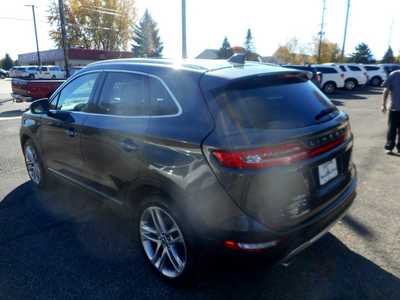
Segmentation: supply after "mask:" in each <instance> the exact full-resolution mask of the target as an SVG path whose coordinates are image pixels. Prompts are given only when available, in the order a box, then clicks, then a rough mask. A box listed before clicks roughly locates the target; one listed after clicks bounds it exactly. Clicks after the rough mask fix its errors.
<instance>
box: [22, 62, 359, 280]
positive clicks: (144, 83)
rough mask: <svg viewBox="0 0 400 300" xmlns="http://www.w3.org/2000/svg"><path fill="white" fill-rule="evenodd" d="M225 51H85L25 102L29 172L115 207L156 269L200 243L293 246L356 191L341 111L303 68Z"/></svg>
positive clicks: (183, 266)
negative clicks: (81, 64)
mask: <svg viewBox="0 0 400 300" xmlns="http://www.w3.org/2000/svg"><path fill="white" fill-rule="evenodd" d="M234 57H239V58H240V57H242V59H240V60H237V59H233V58H232V59H231V60H229V61H223V60H221V61H216V60H187V61H183V62H182V64H181V66H180V67H179V66H178V65H177V64H176V62H175V61H172V60H159V59H157V60H152V59H127V60H116V61H104V62H98V63H93V64H91V65H89V66H88V67H86V68H85V69H84V70H82V71H81V72H79V73H77V74H76V75H75V76H72V77H71V78H69V79H68V80H67V81H66V82H65V83H64V84H63V85H62V86H61V87H60V88H59V89H58V90H57V91H56V92H55V93H54V94H53V95H52V96H51V97H50V99H49V100H47V99H42V100H38V101H36V102H34V103H32V104H31V106H30V109H29V110H28V111H27V112H26V113H24V114H23V117H22V122H21V130H20V138H21V145H22V149H23V153H24V156H25V162H26V166H27V170H28V174H29V176H30V178H31V180H32V182H33V185H34V186H35V187H36V188H44V187H45V186H46V184H47V183H48V180H49V176H56V177H58V178H59V179H62V180H67V181H70V182H72V183H73V184H75V185H77V186H80V187H82V188H84V189H87V190H88V191H90V192H93V193H94V194H97V195H98V196H100V197H101V198H102V199H104V201H106V202H109V203H110V204H111V205H115V206H116V207H120V208H121V209H122V211H124V212H125V213H127V215H128V216H129V217H130V220H133V221H134V222H133V223H132V224H134V226H133V230H134V233H136V234H137V236H138V241H140V242H139V243H140V245H141V247H142V249H143V252H144V256H145V259H146V261H147V262H148V263H149V264H150V266H151V267H152V268H154V270H155V271H157V272H158V274H159V275H161V276H162V277H163V278H165V279H169V280H182V279H184V278H185V277H186V276H189V275H190V272H193V270H195V267H196V263H195V262H196V257H197V254H198V253H201V254H204V253H205V252H207V250H208V252H212V253H214V252H219V251H221V253H225V254H226V253H237V254H238V253H242V254H247V255H249V256H258V257H259V258H260V259H261V258H263V257H273V261H284V262H285V261H287V260H289V259H291V258H293V257H294V256H295V255H296V254H298V253H299V252H300V251H301V250H303V249H304V248H306V247H307V246H309V245H311V244H312V243H313V242H315V241H316V240H317V239H318V238H320V237H321V236H322V235H323V234H324V233H325V232H326V231H327V230H328V229H329V228H330V227H331V226H332V225H333V224H335V222H336V221H338V220H339V219H340V218H341V217H342V216H343V215H344V214H345V213H346V211H347V209H348V208H349V207H350V205H351V204H352V202H353V199H354V198H355V195H356V169H355V166H354V164H353V162H352V148H353V146H352V145H353V136H352V133H351V129H350V125H349V118H348V116H347V115H346V114H345V113H344V112H341V111H339V110H338V109H337V108H336V106H335V105H333V104H332V103H331V102H330V100H329V99H328V98H327V97H326V96H325V95H324V94H323V93H322V92H321V91H320V90H319V89H318V88H316V87H315V85H314V84H312V83H311V82H310V80H309V79H308V77H307V76H306V75H305V73H304V72H300V71H297V70H289V69H285V68H281V67H272V66H267V65H263V64H259V63H251V62H249V63H247V62H246V63H244V62H243V61H244V56H240V55H239V56H238V55H236V56H234ZM238 61H241V62H238ZM238 66H240V67H238ZM325 68H331V67H328V66H325ZM54 184H56V183H53V184H52V185H51V186H48V188H51V187H54ZM129 222H130V221H129ZM129 228H131V227H129ZM202 264H207V260H205V259H204V260H202Z"/></svg>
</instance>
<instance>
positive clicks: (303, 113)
mask: <svg viewBox="0 0 400 300" xmlns="http://www.w3.org/2000/svg"><path fill="white" fill-rule="evenodd" d="M257 81H258V82H257ZM214 94H215V101H216V102H217V104H218V107H219V110H220V111H219V112H218V118H219V122H220V124H227V123H228V122H230V123H231V124H235V126H236V127H239V128H248V129H290V128H301V127H307V126H310V125H313V124H316V123H317V120H316V116H317V115H318V114H319V113H320V112H321V111H322V110H324V109H328V108H331V107H335V106H334V105H333V104H332V103H331V102H330V101H329V99H328V98H327V97H326V96H325V95H324V94H322V92H320V91H319V90H318V89H317V88H316V87H315V86H314V84H312V83H311V82H310V81H308V80H297V81H287V80H283V81H280V82H274V83H272V84H271V83H270V82H268V80H266V82H263V80H262V79H259V78H257V79H252V80H247V82H241V83H239V84H236V85H235V84H233V85H231V86H229V87H228V88H226V89H224V90H222V91H219V92H216V93H214Z"/></svg>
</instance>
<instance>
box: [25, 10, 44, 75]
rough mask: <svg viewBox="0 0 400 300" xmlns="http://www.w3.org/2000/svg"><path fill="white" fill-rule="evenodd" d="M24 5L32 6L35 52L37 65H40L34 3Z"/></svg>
mask: <svg viewBox="0 0 400 300" xmlns="http://www.w3.org/2000/svg"><path fill="white" fill-rule="evenodd" d="M25 6H30V7H32V15H33V27H34V29H35V38H36V53H37V61H38V65H39V67H40V66H41V65H42V62H41V60H40V52H39V41H38V35H37V28H36V16H35V5H25Z"/></svg>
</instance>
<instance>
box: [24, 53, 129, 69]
mask: <svg viewBox="0 0 400 300" xmlns="http://www.w3.org/2000/svg"><path fill="white" fill-rule="evenodd" d="M132 57H133V52H130V51H103V50H93V49H82V48H70V49H68V59H69V64H70V66H72V67H73V66H86V65H87V64H89V63H92V62H95V61H99V60H105V59H116V58H132ZM40 60H41V62H42V65H58V66H61V67H63V68H64V67H65V64H64V51H63V49H53V50H46V51H40ZM18 64H19V65H21V66H22V65H37V64H38V59H37V52H30V53H24V54H19V55H18Z"/></svg>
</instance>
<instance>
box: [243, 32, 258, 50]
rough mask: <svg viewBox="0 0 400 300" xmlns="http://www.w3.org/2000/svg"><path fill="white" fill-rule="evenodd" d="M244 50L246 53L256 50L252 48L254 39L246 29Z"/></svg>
mask: <svg viewBox="0 0 400 300" xmlns="http://www.w3.org/2000/svg"><path fill="white" fill-rule="evenodd" d="M244 48H245V49H246V51H247V52H255V51H256V48H255V46H254V38H253V35H252V34H251V30H250V28H249V29H247V34H246V40H245V41H244Z"/></svg>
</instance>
